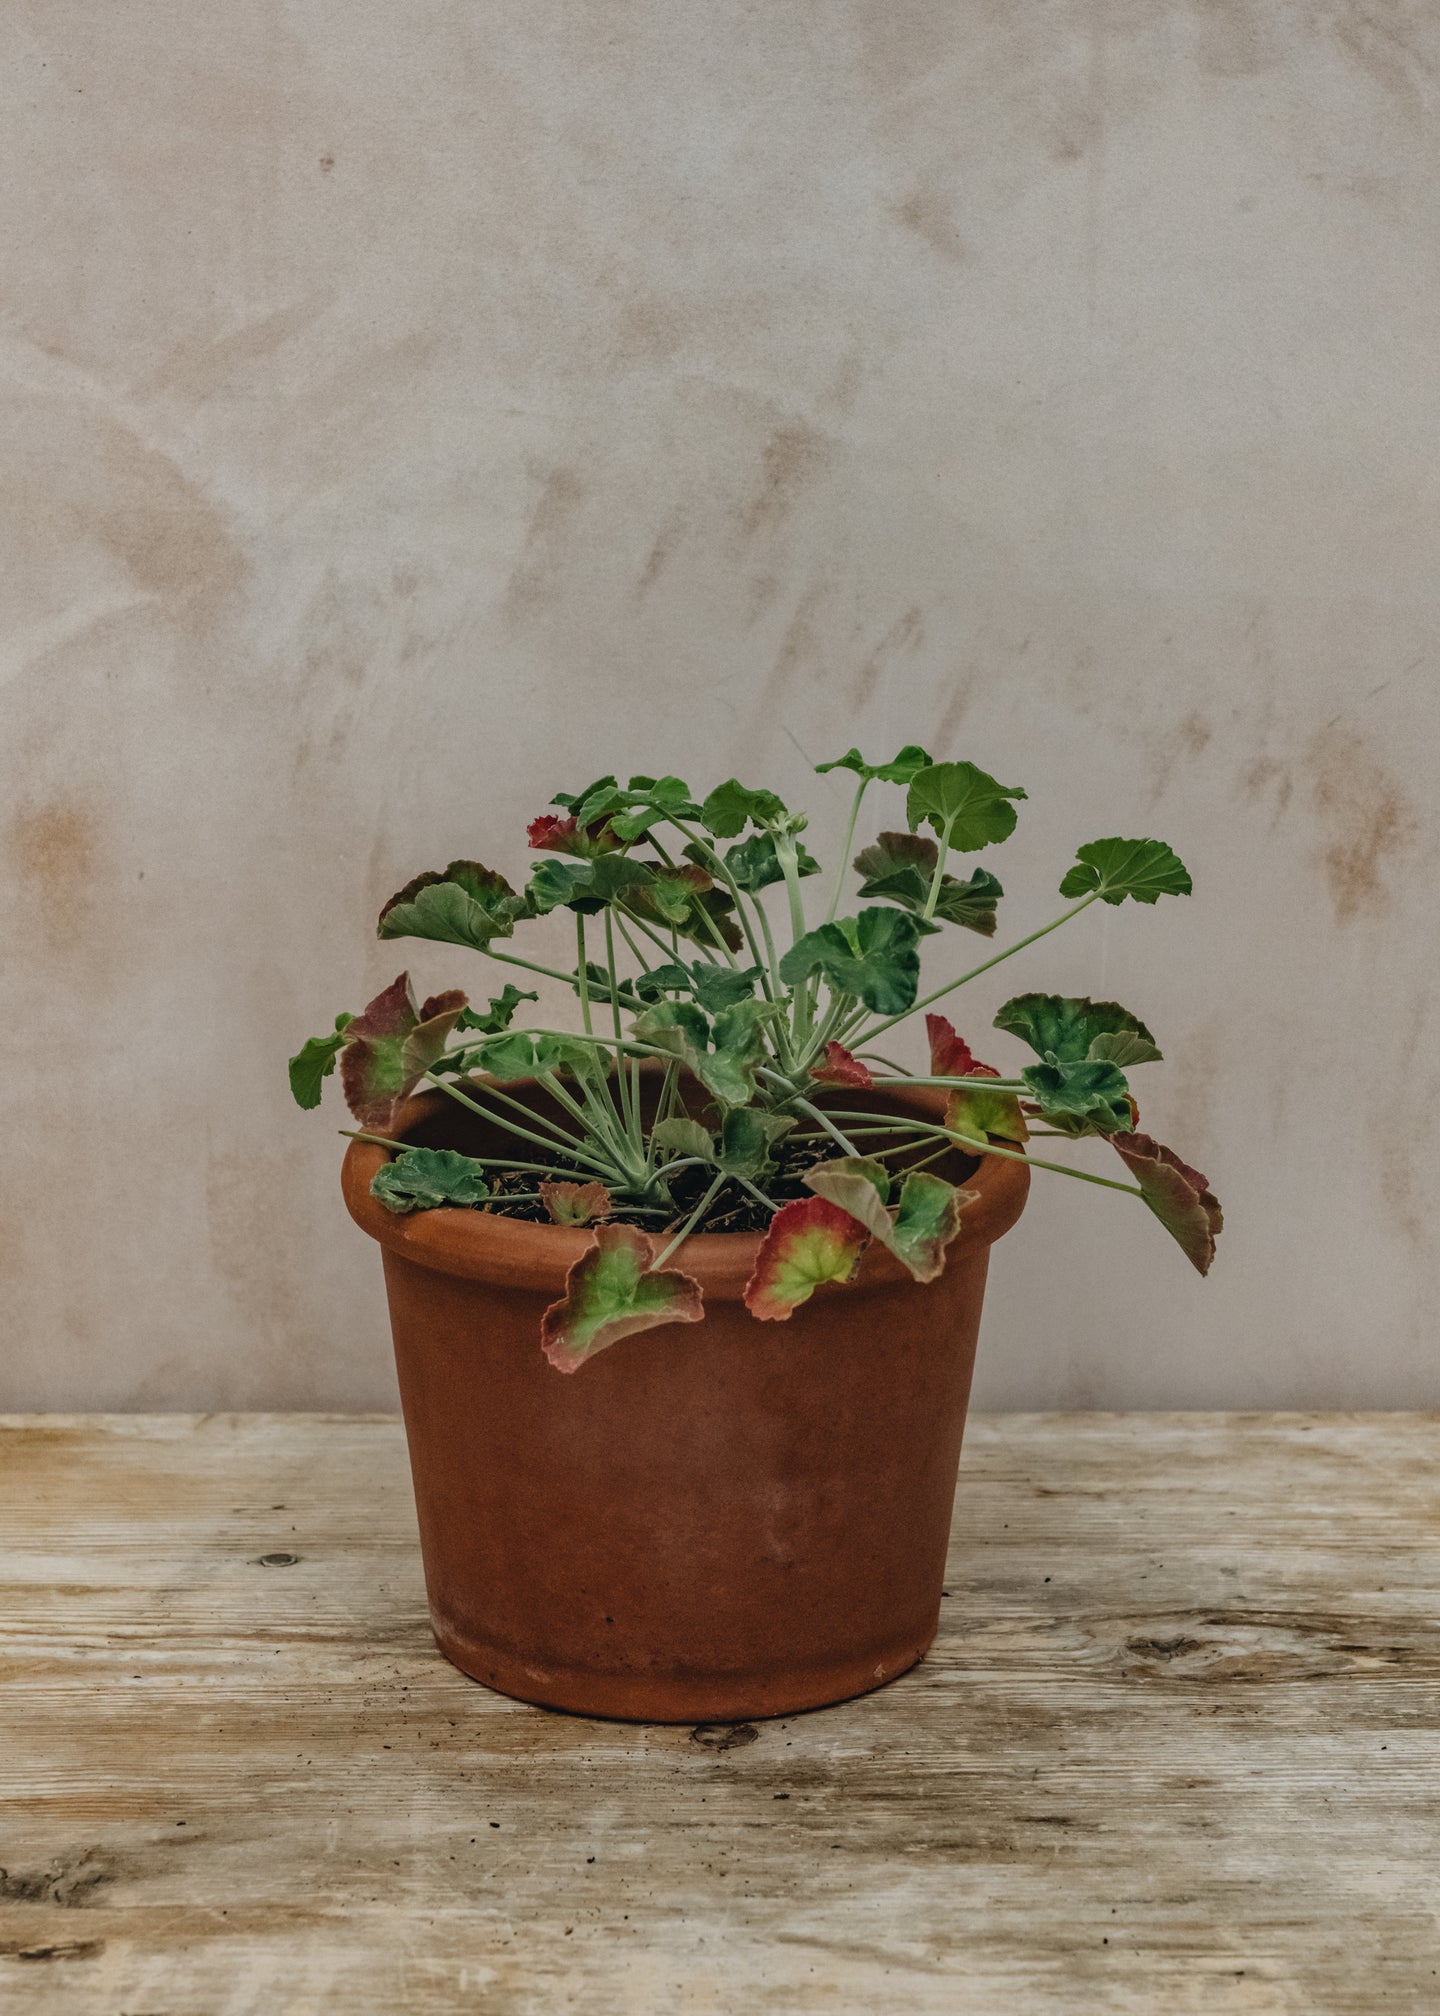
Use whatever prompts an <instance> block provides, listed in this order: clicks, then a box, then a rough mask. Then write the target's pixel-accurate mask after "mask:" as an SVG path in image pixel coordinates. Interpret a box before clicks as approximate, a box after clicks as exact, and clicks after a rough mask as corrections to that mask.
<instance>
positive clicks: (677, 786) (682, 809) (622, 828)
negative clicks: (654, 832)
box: [610, 777, 700, 843]
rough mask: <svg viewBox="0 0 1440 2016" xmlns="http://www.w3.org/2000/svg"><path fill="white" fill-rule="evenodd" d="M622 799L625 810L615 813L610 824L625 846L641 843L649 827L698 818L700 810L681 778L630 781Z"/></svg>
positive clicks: (637, 778) (651, 778)
mask: <svg viewBox="0 0 1440 2016" xmlns="http://www.w3.org/2000/svg"><path fill="white" fill-rule="evenodd" d="M624 797H625V805H626V807H627V809H626V810H625V811H623V812H618V813H616V814H615V815H614V817H613V818H612V819H611V821H610V824H611V827H612V828H613V830H614V832H615V833H616V834H617V835H618V836H619V838H620V839H621V840H624V841H626V842H627V843H628V842H630V841H634V840H640V839H643V838H644V836H645V834H647V833H648V832H649V831H650V828H651V827H652V826H657V825H659V824H660V823H661V822H662V821H664V820H666V819H698V818H699V817H700V807H699V806H698V805H697V804H696V803H695V800H694V799H693V798H692V797H691V795H690V786H689V785H688V784H687V783H686V782H685V780H684V778H683V777H632V778H631V779H630V788H629V790H628V791H626V793H625V794H624Z"/></svg>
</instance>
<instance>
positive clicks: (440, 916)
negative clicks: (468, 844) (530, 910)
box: [375, 861, 526, 952]
mask: <svg viewBox="0 0 1440 2016" xmlns="http://www.w3.org/2000/svg"><path fill="white" fill-rule="evenodd" d="M525 910H526V905H525V899H524V897H523V896H517V895H516V893H515V891H514V890H513V889H512V888H511V887H510V884H509V883H508V882H507V881H506V879H505V877H504V876H503V875H502V874H500V872H499V871H498V869H494V868H487V867H485V866H484V864H483V863H482V862H479V861H452V862H451V863H450V865H449V867H448V868H446V869H445V870H444V872H443V873H440V874H433V873H432V874H428V875H417V876H416V877H415V878H414V880H413V881H410V882H407V883H406V884H405V887H404V888H403V889H398V890H397V891H396V892H395V894H394V895H393V896H392V897H391V898H390V900H389V902H388V903H387V904H386V905H385V907H384V909H383V910H382V911H381V912H380V916H379V920H378V922H377V923H376V926H375V935H376V937H377V938H433V939H436V940H437V941H438V942H439V943H440V944H442V945H468V946H469V947H470V948H471V950H472V951H476V952H483V951H484V950H485V947H486V946H487V945H488V944H489V943H490V940H491V939H492V938H510V937H512V936H513V935H514V931H515V920H516V918H517V917H523V916H524V915H525Z"/></svg>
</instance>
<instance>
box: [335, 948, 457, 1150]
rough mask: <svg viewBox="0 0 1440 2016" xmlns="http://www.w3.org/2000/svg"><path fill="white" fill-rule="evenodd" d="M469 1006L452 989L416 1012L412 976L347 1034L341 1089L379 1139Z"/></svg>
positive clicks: (379, 998)
mask: <svg viewBox="0 0 1440 2016" xmlns="http://www.w3.org/2000/svg"><path fill="white" fill-rule="evenodd" d="M465 1005H466V1004H465V996H464V995H463V994H462V993H461V992H460V990H459V989H458V988H453V989H451V991H450V992H448V993H445V994H435V995H432V996H431V997H430V999H429V1000H428V1001H426V1002H425V1004H424V1006H423V1007H421V1008H419V1009H417V1008H416V1006H415V997H414V995H413V994H412V993H411V991H410V975H409V974H408V973H401V974H400V975H399V976H398V977H397V978H396V979H394V980H392V981H391V983H390V985H389V986H388V987H387V988H386V989H385V990H384V992H383V993H381V994H377V995H376V996H375V999H374V1000H373V1001H372V1002H370V1003H369V1005H368V1006H367V1007H366V1009H365V1010H364V1013H363V1014H360V1015H357V1016H356V1018H355V1020H354V1021H353V1022H352V1023H351V1024H350V1026H349V1028H348V1029H347V1030H346V1031H345V1047H344V1049H343V1051H342V1052H341V1056H340V1084H341V1088H342V1090H343V1091H344V1094H345V1103H346V1105H347V1106H348V1107H349V1108H350V1111H351V1112H352V1113H353V1114H354V1115H355V1118H356V1119H357V1120H358V1121H359V1122H360V1125H361V1126H362V1127H364V1128H366V1129H368V1130H369V1131H370V1132H371V1133H377V1134H383V1133H384V1132H385V1131H386V1130H387V1129H388V1128H389V1126H390V1123H391V1119H392V1116H393V1114H394V1110H395V1105H396V1102H397V1101H398V1100H400V1099H403V1098H404V1097H405V1096H406V1094H407V1093H409V1092H411V1091H413V1089H414V1088H415V1086H416V1085H418V1084H419V1082H420V1080H421V1079H422V1078H423V1077H424V1075H425V1073H426V1072H427V1071H428V1070H430V1068H431V1067H432V1066H433V1065H434V1064H435V1063H437V1062H438V1061H439V1058H440V1056H441V1054H442V1052H443V1051H444V1048H445V1045H446V1043H447V1042H448V1041H449V1037H450V1032H451V1030H452V1029H453V1028H454V1027H455V1024H456V1023H457V1022H458V1021H459V1019H460V1015H461V1011H462V1010H463V1009H464V1007H465Z"/></svg>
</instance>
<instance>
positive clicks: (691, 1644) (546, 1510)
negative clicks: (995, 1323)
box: [344, 1087, 1030, 1722]
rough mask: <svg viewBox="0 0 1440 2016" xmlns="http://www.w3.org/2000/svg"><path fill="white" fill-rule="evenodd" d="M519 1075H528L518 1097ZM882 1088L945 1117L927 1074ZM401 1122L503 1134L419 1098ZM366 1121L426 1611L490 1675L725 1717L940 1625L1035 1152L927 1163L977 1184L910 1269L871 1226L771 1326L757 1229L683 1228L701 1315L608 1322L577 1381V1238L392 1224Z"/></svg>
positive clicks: (358, 1203) (595, 1703) (891, 1663)
mask: <svg viewBox="0 0 1440 2016" xmlns="http://www.w3.org/2000/svg"><path fill="white" fill-rule="evenodd" d="M510 1089H511V1090H512V1091H514V1090H515V1089H516V1088H514V1087H512V1088H510ZM903 1098H904V1105H903V1107H902V1102H901V1099H900V1098H898V1097H896V1096H894V1095H888V1096H887V1097H886V1098H885V1099H884V1100H883V1101H881V1100H878V1099H877V1098H875V1097H873V1096H866V1095H859V1094H855V1093H849V1092H847V1093H846V1095H845V1103H846V1104H847V1105H853V1104H854V1103H855V1102H856V1101H857V1099H858V1100H860V1101H861V1103H863V1104H866V1105H874V1104H883V1106H884V1107H885V1108H886V1109H887V1110H891V1111H894V1110H906V1109H908V1110H910V1111H918V1112H923V1113H924V1114H926V1115H927V1116H928V1115H930V1114H933V1113H934V1111H935V1110H936V1106H937V1104H938V1102H937V1101H936V1100H934V1099H933V1098H932V1097H931V1095H928V1094H927V1093H925V1092H923V1091H921V1092H916V1093H913V1094H906V1095H903ZM397 1133H399V1134H400V1135H401V1136H402V1137H403V1138H404V1139H406V1140H408V1141H412V1142H424V1143H426V1144H428V1145H430V1146H447V1147H458V1148H461V1149H465V1150H467V1151H468V1152H471V1153H475V1152H479V1151H481V1150H486V1149H488V1150H489V1152H491V1153H503V1152H505V1151H504V1149H502V1148H501V1147H500V1146H499V1141H498V1139H497V1137H495V1136H493V1135H492V1136H490V1137H489V1138H488V1139H487V1137H486V1129H485V1126H484V1124H483V1123H482V1122H480V1121H478V1120H475V1119H472V1118H471V1117H470V1116H469V1115H467V1114H466V1113H465V1111H464V1109H463V1108H461V1107H459V1106H457V1105H455V1104H454V1102H453V1101H450V1100H447V1099H445V1098H444V1096H443V1095H442V1094H439V1093H432V1094H430V1095H428V1096H426V1097H424V1098H420V1099H415V1100H411V1101H409V1102H408V1104H407V1105H406V1106H405V1107H404V1108H403V1109H402V1111H401V1113H400V1115H399V1117H398V1122H397ZM386 1159H387V1158H386V1153H385V1150H384V1149H383V1148H378V1147H375V1146H372V1145H370V1144H367V1143H364V1142H358V1141H356V1142H352V1143H351V1145H350V1148H349V1151H348V1153H347V1155H346V1157H345V1167H344V1187H345V1201H346V1204H347V1205H348V1207H349V1209H350V1213H351V1215H352V1217H353V1218H354V1219H355V1220H356V1222H357V1224H359V1225H360V1226H361V1227H362V1228H363V1229H364V1230H365V1231H366V1232H368V1233H369V1234H370V1235H371V1236H372V1238H375V1239H377V1240H379V1242H380V1245H381V1247H382V1249H383V1253H384V1263H385V1282H386V1288H387V1290H388V1293H389V1300H390V1320H391V1326H392V1329H393V1332H394V1338H395V1358H396V1364H397V1367H398V1370H399V1378H400V1393H401V1399H402V1402H403V1405H404V1409H405V1428H406V1433H407V1436H408V1438H409V1445H410V1461H411V1467H412V1470H413V1473H414V1481H415V1498H416V1505H417V1509H418V1512H419V1520H420V1541H421V1548H422V1552H423V1555H424V1562H425V1580H426V1587H427V1590H428V1594H429V1599H430V1617H431V1622H432V1624H433V1626H434V1630H435V1638H436V1642H437V1643H438V1644H439V1647H440V1650H441V1651H442V1652H443V1653H444V1654H445V1656H446V1657H447V1658H448V1659H451V1660H453V1661H454V1663H455V1664H456V1665H457V1666H458V1667H459V1668H460V1669H461V1671H462V1672H464V1673H468V1674H470V1675H471V1676H472V1677H473V1678H474V1679H476V1680H480V1681H483V1682H484V1683H485V1684H486V1685H487V1686H489V1687H494V1688H496V1689H498V1690H499V1692H501V1693H502V1694H510V1695H514V1696H517V1697H518V1698H519V1699H520V1700H523V1701H533V1702H538V1703H541V1704H543V1705H545V1706H547V1707H551V1708H565V1709H570V1710H573V1711H575V1712H578V1713H581V1714H586V1715H599V1716H615V1717H620V1718H623V1719H626V1720H632V1721H645V1722H724V1721H738V1720H744V1719H748V1718H750V1717H754V1716H765V1715H786V1714H790V1713H792V1712H794V1711H796V1710H798V1709H804V1708H817V1707H821V1706H823V1705H824V1704H826V1703H828V1702H833V1701H840V1700H844V1699H845V1698H847V1697H848V1696H850V1695H854V1694H862V1693H866V1692H868V1691H869V1690H870V1689H872V1688H875V1687H879V1686H881V1685H883V1684H884V1683H885V1682H886V1681H889V1680H893V1679H895V1678H896V1677H897V1676H898V1675H899V1674H901V1673H903V1672H905V1671H906V1669H907V1668H908V1667H911V1666H913V1665H914V1664H915V1662H916V1661H917V1660H918V1659H919V1658H921V1657H922V1655H923V1654H924V1652H925V1650H926V1648H927V1647H928V1645H929V1644H930V1641H931V1639H932V1638H933V1637H934V1635H935V1628H936V1625H937V1623H938V1620H939V1611H940V1596H941V1584H942V1580H943V1577H944V1572H945V1555H946V1545H947V1542H948V1539H949V1531H950V1515H951V1509H952V1505H953V1501H954V1494H955V1477H956V1470H957V1467H958V1464H959V1459H960V1441H961V1436H962V1434H963V1432H964V1426H965V1410H966V1405H967V1402H968V1399H969V1393H970V1375H971V1370H972V1367H973V1365H974V1360H975V1340H976V1334H977V1331H978V1329H979V1323H980V1305H981V1299H982V1297H983V1294H984V1290H985V1272H986V1265H987V1262H988V1260H989V1256H990V1247H991V1245H992V1244H993V1242H994V1241H995V1240H996V1239H998V1238H999V1237H1000V1235H1001V1233H1003V1232H1005V1231H1008V1229H1009V1228H1010V1226H1011V1225H1013V1224H1014V1222H1015V1220H1016V1219H1017V1218H1018V1217H1019V1215H1020V1212H1021V1209H1022V1208H1023V1206H1024V1202H1025V1195H1026V1191H1027V1188H1028V1186H1029V1180H1030V1172H1029V1170H1028V1169H1027V1168H1025V1166H1024V1165H1023V1164H1022V1163H1015V1162H1001V1161H998V1160H994V1159H991V1160H988V1161H983V1162H981V1163H980V1165H979V1167H978V1168H977V1167H976V1166H975V1164H974V1163H973V1162H971V1161H967V1160H965V1159H963V1158H961V1157H958V1156H957V1157H955V1158H953V1159H952V1161H951V1163H950V1165H949V1167H946V1165H944V1164H941V1165H938V1166H939V1167H940V1168H941V1169H943V1170H944V1173H946V1174H947V1175H949V1176H950V1177H951V1179H952V1180H955V1179H956V1178H959V1177H963V1178H964V1180H965V1182H966V1184H967V1187H969V1188H970V1189H973V1190H976V1191H978V1192H979V1198H978V1201H977V1202H976V1203H974V1204H972V1205H971V1206H970V1207H969V1208H968V1209H967V1210H966V1212H965V1216H964V1222H963V1226H962V1230H961V1232H960V1236H959V1238H958V1239H957V1240H956V1242H955V1244H954V1245H953V1246H952V1247H951V1249H950V1258H949V1264H948V1265H947V1267H946V1270H945V1272H944V1274H943V1275H942V1276H941V1278H940V1279H939V1280H938V1281H935V1282H933V1283H931V1284H930V1285H929V1286H928V1287H920V1286H919V1285H917V1284H916V1283H915V1282H914V1281H912V1280H911V1278H910V1277H909V1275H908V1274H906V1273H905V1272H904V1271H903V1269H901V1267H900V1266H899V1265H898V1263H897V1262H895V1261H894V1260H893V1259H892V1258H891V1257H890V1255H889V1254H887V1253H885V1252H883V1251H881V1250H880V1249H879V1248H877V1247H875V1246H872V1247H871V1248H870V1249H869V1251H868V1252H867V1253H866V1255H865V1258H864V1261H863V1263H862V1265H861V1268H860V1273H859V1279H858V1281H857V1282H856V1283H855V1285H853V1286H851V1287H846V1288H839V1287H829V1288H822V1289H821V1290H820V1291H819V1292H818V1293H817V1294H816V1295H815V1296H813V1297H812V1299H811V1300H810V1301H809V1302H808V1303H806V1304H805V1305H804V1306H803V1307H801V1308H800V1309H798V1310H797V1311H796V1312H795V1314H794V1316H793V1317H792V1318H791V1319H790V1320H789V1322H786V1323H758V1322H756V1321H755V1320H754V1319H753V1318H752V1317H751V1316H750V1315H749V1314H748V1313H747V1311H746V1309H745V1307H744V1304H743V1302H742V1301H741V1299H740V1298H741V1295H742V1292H743V1290H744V1287H745V1283H746V1280H747V1279H748V1277H749V1275H750V1272H751V1269H752V1266H753V1264H754V1259H755V1252H756V1248H757V1246H758V1244H759V1239H758V1236H756V1235H750V1234H743V1233H722V1234H712V1235H709V1236H702V1237H696V1238H692V1239H690V1240H689V1241H687V1243H686V1245H685V1246H684V1248H683V1249H682V1253H681V1255H680V1257H679V1260H678V1262H677V1264H679V1265H681V1266H683V1268H684V1271H685V1272H686V1273H688V1274H690V1275H692V1276H693V1277H694V1278H695V1279H696V1280H697V1281H699V1282H700V1284H701V1286H702V1287H703V1289H704V1291H705V1318H704V1321H703V1322H701V1323H697V1324H693V1325H678V1324H677V1325H673V1326H671V1327H670V1328H668V1329H662V1330H651V1331H648V1332H645V1333H643V1334H642V1335H639V1336H635V1337H629V1338H625V1339H623V1340H622V1341H621V1342H620V1343H619V1344H616V1345H613V1346H611V1348H610V1349H609V1350H607V1351H604V1352H602V1353H601V1354H600V1355H599V1356H597V1357H596V1358H595V1359H593V1360H592V1361H591V1362H590V1363H589V1364H587V1365H584V1366H582V1367H581V1368H580V1370H579V1371H578V1372H576V1373H574V1374H571V1375H568V1376H567V1375H565V1374H562V1373H559V1372H557V1371H555V1370H554V1369H553V1368H552V1367H551V1366H550V1365H549V1364H548V1363H547V1362H546V1360H545V1359H544V1357H542V1355H541V1351H540V1343H539V1330H540V1317H541V1312H542V1311H543V1310H544V1308H545V1307H546V1305H547V1304H548V1303H550V1302H553V1301H554V1300H555V1299H556V1298H557V1297H558V1296H559V1295H560V1294H561V1293H562V1290H563V1286H564V1280H565V1274H566V1271H567V1269H568V1268H569V1267H570V1266H571V1265H572V1264H573V1263H574V1261H575V1260H576V1259H578V1258H579V1256H580V1254H581V1253H582V1252H583V1251H584V1249H585V1247H586V1245H587V1243H588V1240H589V1234H588V1233H586V1232H583V1231H574V1230H570V1229H567V1228H564V1227H561V1226H551V1225H534V1224H527V1223H524V1222H522V1221H519V1220H515V1219H507V1218H503V1217H499V1216H489V1215H486V1214H484V1213H480V1212H475V1211H464V1210H438V1211H426V1212H419V1213H416V1214H415V1215H413V1216H409V1217H397V1216H395V1215H393V1214H392V1213H390V1212H388V1211H386V1210H385V1209H384V1208H383V1207H382V1206H381V1205H380V1204H378V1203H377V1202H376V1201H375V1200H374V1199H373V1198H372V1197H371V1196H370V1194H369V1192H370V1182H371V1178H372V1177H373V1176H374V1174H375V1171H376V1170H377V1169H378V1168H379V1167H380V1165H381V1163H382V1162H383V1161H384V1160H386Z"/></svg>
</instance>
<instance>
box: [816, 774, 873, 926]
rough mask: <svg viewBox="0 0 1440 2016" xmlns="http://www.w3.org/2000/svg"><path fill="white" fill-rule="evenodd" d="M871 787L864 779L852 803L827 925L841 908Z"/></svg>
mask: <svg viewBox="0 0 1440 2016" xmlns="http://www.w3.org/2000/svg"><path fill="white" fill-rule="evenodd" d="M869 785H870V779H869V778H868V777H862V778H861V779H860V785H859V789H858V790H857V791H856V793H855V796H854V798H853V800H852V801H851V805H850V823H849V825H848V826H847V827H846V828H845V844H844V846H843V847H842V848H841V849H840V861H839V865H838V866H837V868H836V870H835V887H834V888H833V889H832V890H831V892H830V908H829V909H828V910H827V911H826V912H825V922H826V923H827V924H830V923H833V922H834V918H835V912H836V911H837V910H838V909H839V908H840V891H841V890H842V889H843V888H844V886H845V870H846V868H847V867H848V866H849V863H850V849H851V847H852V846H853V845H854V842H855V822H856V820H857V819H858V818H859V817H860V800H861V799H862V798H863V797H864V796H865V793H866V791H867V789H868V788H869Z"/></svg>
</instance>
